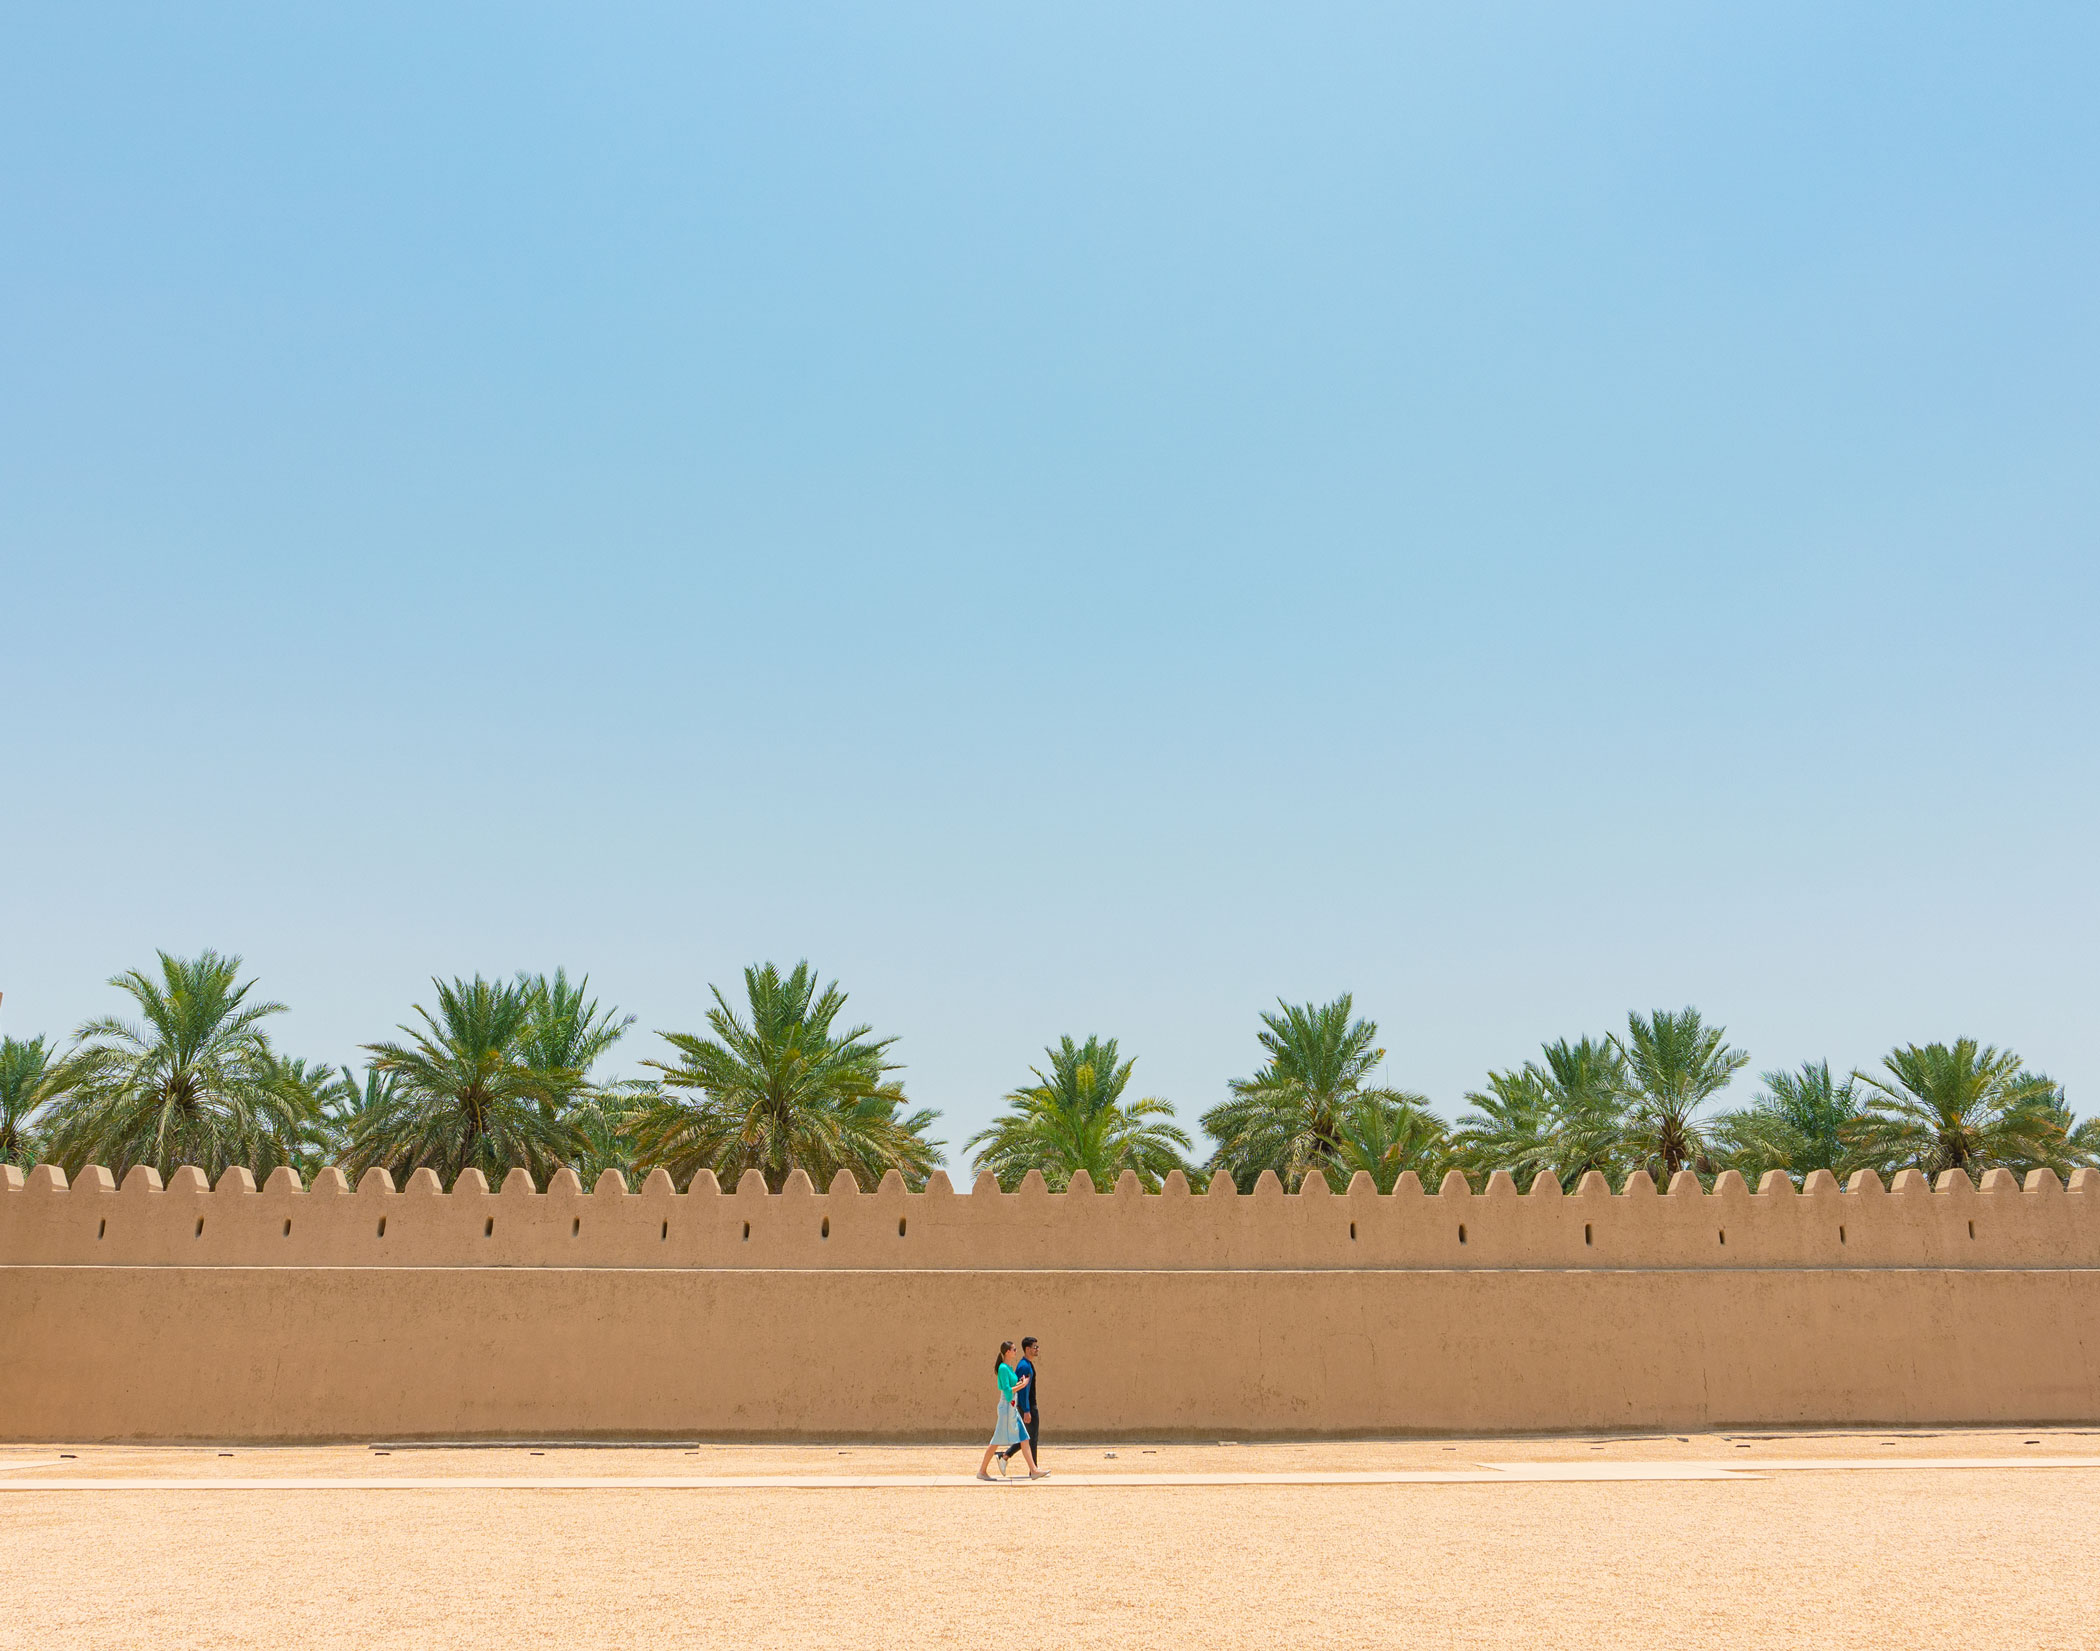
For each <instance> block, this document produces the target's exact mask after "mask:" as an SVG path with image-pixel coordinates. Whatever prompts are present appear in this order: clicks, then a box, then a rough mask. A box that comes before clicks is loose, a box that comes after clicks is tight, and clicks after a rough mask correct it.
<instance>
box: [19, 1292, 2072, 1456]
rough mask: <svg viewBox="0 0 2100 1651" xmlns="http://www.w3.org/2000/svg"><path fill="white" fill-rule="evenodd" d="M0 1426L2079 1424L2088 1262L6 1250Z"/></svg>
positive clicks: (1160, 1432) (1118, 1428)
mask: <svg viewBox="0 0 2100 1651" xmlns="http://www.w3.org/2000/svg"><path fill="white" fill-rule="evenodd" d="M0 1322H4V1323H5V1324H6V1325H7V1326H8V1334H7V1335H6V1336H5V1338H4V1339H0V1435H4V1436H5V1437H6V1438H9V1439H13V1440H53V1439H76V1440H90V1439H249V1440H269V1439H340V1438H350V1439H358V1438H374V1439H377V1438H399V1439H406V1438H416V1437H423V1438H441V1439H456V1438H469V1437H487V1436H510V1437H519V1436H525V1437H543V1438H549V1437H551V1438H578V1437H587V1436H622V1437H641V1436H648V1435H657V1436H692V1437H734V1436H740V1435H741V1436H746V1437H783V1436H785V1437H801V1438H823V1437H840V1438H856V1439H873V1438H900V1439H941V1438H953V1439H965V1438H974V1437H989V1435H990V1430H991V1423H992V1408H993V1399H994V1387H993V1379H992V1360H993V1355H994V1350H995V1348H996V1345H997V1343H998V1341H999V1340H1000V1339H1001V1338H1002V1337H1018V1336H1020V1335H1022V1334H1024V1333H1025V1334H1032V1335H1036V1336H1039V1337H1041V1338H1042V1340H1043V1343H1044V1345H1045V1347H1046V1349H1047V1352H1046V1354H1045V1358H1044V1366H1043V1383H1044V1388H1043V1392H1044V1416H1045V1421H1046V1425H1047V1427H1048V1428H1049V1429H1050V1430H1051V1431H1052V1432H1054V1433H1055V1434H1057V1435H1058V1436H1060V1437H1063V1438H1066V1439H1072V1438H1081V1437H1093V1438H1109V1437H1118V1436H1120V1437H1130V1436H1146V1437H1167V1436H1194V1437H1207V1438H1221V1437H1222V1438H1242V1437H1258V1436H1262V1435H1271V1434H1281V1435H1318V1434H1328V1435H1333V1434H1351V1433H1400V1432H1408V1431H1439V1432H1441V1431H1454V1432H1458V1431H1463V1432H1498V1431H1528V1430H1555V1429H1592V1428H1654V1427H1675V1428H1692V1427H1712V1426H1729V1425H1740V1426H1750V1425H1781V1424H1806V1423H1826V1422H1827V1423H1840V1422H1842V1423H1875V1424H1880V1423H1952V1422H1971V1423H1975V1422H1994V1421H2004V1422H2011V1421H2021V1422H2033V1421H2091V1420H2094V1419H2095V1418H2096V1417H2100V1272H2095V1271H2090V1270H2084V1269H2056V1270H2021V1271H1991V1270H1983V1269H1967V1270H1961V1271H1945V1270H1936V1269H1917V1270H1874V1269H1858V1270H1835V1269H1832V1270H1822V1269H1818V1270H1812V1271H1800V1270H1773V1271H1749V1270H1737V1271H1730V1272H1691V1271H1656V1272H1633V1271H1628V1272H1601V1271H1599V1272H1579V1271H1578V1272H1541V1271H1529V1270H1510V1271H1486V1270H1481V1271H1471V1272H1466V1271H1456V1270H1454V1271H1448V1272H1417V1271H1405V1272H1402V1271H1383V1270H1381V1271H1365V1272H1342V1271H1323V1272H1302V1273H1293V1272H1281V1271H1262V1272H1191V1271H1180V1272H1172V1273H1157V1272H1133V1271H1128V1270H1121V1271H1104V1272H1050V1271H1040V1270H1038V1271H1028V1272H906V1271H902V1270H886V1271H880V1272H860V1273H846V1272H816V1271H810V1270H790V1271H780V1272H761V1271H757V1270H752V1269H744V1270H736V1271H728V1270H717V1271H686V1272H680V1271H673V1270H669V1269H658V1268H648V1269H570V1268H533V1269H522V1268H521V1269H440V1268H403V1269H400V1270H398V1271H397V1270H392V1269H386V1268H372V1267H361V1268H343V1269H314V1268H188V1267H184V1268H172V1269H171V1268H128V1267H71V1268H68V1267H18V1268H6V1269H0Z"/></svg>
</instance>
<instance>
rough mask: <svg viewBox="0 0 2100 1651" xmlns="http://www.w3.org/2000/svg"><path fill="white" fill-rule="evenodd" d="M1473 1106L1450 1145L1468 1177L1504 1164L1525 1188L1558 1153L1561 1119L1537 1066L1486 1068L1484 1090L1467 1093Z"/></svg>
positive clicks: (1554, 1162) (1488, 1171) (1489, 1173)
mask: <svg viewBox="0 0 2100 1651" xmlns="http://www.w3.org/2000/svg"><path fill="white" fill-rule="evenodd" d="M1466 1101H1467V1103H1468V1104H1469V1105H1470V1106H1471V1107H1472V1108H1473V1110H1472V1111H1471V1112H1469V1113H1467V1114H1466V1115H1465V1116H1464V1117H1463V1118H1461V1119H1459V1121H1458V1130H1457V1133H1456V1134H1455V1135H1453V1137H1452V1142H1451V1144H1452V1147H1453V1150H1454V1155H1455V1157H1456V1158H1457V1161H1458V1164H1459V1167H1460V1168H1462V1169H1464V1170H1465V1171H1466V1173H1467V1176H1468V1177H1469V1178H1475V1179H1477V1178H1478V1177H1480V1176H1484V1175H1491V1174H1493V1173H1494V1172H1495V1171H1496V1170H1498V1169H1506V1170H1508V1171H1509V1172H1510V1174H1511V1175H1513V1176H1515V1177H1516V1181H1517V1186H1518V1187H1519V1188H1520V1189H1523V1190H1529V1188H1530V1186H1531V1183H1532V1182H1533V1181H1534V1180H1535V1179H1537V1177H1538V1175H1539V1172H1540V1171H1541V1170H1549V1169H1552V1168H1553V1167H1554V1165H1555V1164H1556V1163H1557V1162H1558V1161H1559V1158H1560V1120H1559V1118H1558V1116H1557V1115H1556V1114H1555V1112H1554V1108H1553V1096H1552V1094H1551V1093H1550V1092H1549V1091H1548V1089H1547V1088H1546V1084H1545V1081H1544V1079H1543V1077H1542V1076H1541V1075H1540V1072H1539V1069H1538V1068H1537V1067H1536V1066H1534V1065H1532V1064H1530V1063H1529V1062H1527V1063H1526V1064H1525V1065H1524V1067H1523V1069H1522V1070H1521V1071H1517V1072H1490V1073H1489V1074H1488V1086H1487V1088H1485V1089H1475V1090H1471V1091H1469V1092H1468V1093H1467V1095H1466Z"/></svg>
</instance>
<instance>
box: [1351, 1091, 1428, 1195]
mask: <svg viewBox="0 0 2100 1651" xmlns="http://www.w3.org/2000/svg"><path fill="white" fill-rule="evenodd" d="M1340 1124H1341V1127H1340V1129H1339V1131H1338V1132H1337V1137H1336V1140H1335V1152H1334V1162H1333V1164H1331V1165H1328V1166H1323V1171H1322V1172H1323V1173H1324V1174H1325V1175H1326V1177H1327V1185H1328V1187H1329V1188H1330V1189H1331V1190H1333V1191H1335V1192H1345V1191H1347V1190H1348V1184H1349V1182H1350V1181H1351V1180H1353V1179H1354V1178H1355V1176H1356V1173H1357V1171H1358V1170H1362V1171H1363V1172H1364V1173H1365V1174H1366V1175H1368V1176H1370V1178H1371V1180H1372V1182H1373V1183H1374V1184H1375V1185H1376V1186H1377V1188H1378V1190H1379V1191H1380V1192H1381V1193H1387V1192H1391V1191H1392V1190H1393V1183H1394V1182H1396V1181H1398V1180H1399V1179H1400V1177H1401V1175H1402V1174H1404V1173H1405V1172H1406V1171H1408V1170H1413V1171H1414V1172H1415V1174H1416V1175H1417V1176H1419V1177H1420V1178H1421V1180H1422V1182H1423V1184H1424V1185H1425V1186H1435V1185H1437V1183H1438V1182H1440V1181H1441V1180H1442V1179H1443V1175H1444V1171H1445V1170H1447V1169H1449V1168H1451V1167H1452V1164H1453V1162H1454V1160H1453V1157H1452V1150H1451V1136H1450V1132H1449V1131H1448V1130H1446V1129H1445V1128H1444V1121H1443V1119H1441V1118H1439V1117H1438V1116H1437V1115H1436V1114H1435V1113H1434V1112H1431V1111H1430V1110H1429V1109H1428V1107H1426V1106H1424V1105H1422V1104H1421V1103H1420V1102H1419V1101H1416V1100H1411V1099H1405V1098H1398V1097H1394V1096H1392V1095H1390V1094H1388V1092H1386V1091H1383V1090H1370V1091H1367V1092H1365V1093H1363V1094H1360V1095H1358V1096H1357V1098H1356V1099H1355V1100H1353V1101H1351V1102H1350V1103H1349V1104H1348V1105H1347V1106H1345V1107H1343V1108H1342V1111H1341V1119H1340ZM1338 1183H1339V1184H1338Z"/></svg>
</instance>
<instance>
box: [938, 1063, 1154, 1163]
mask: <svg viewBox="0 0 2100 1651" xmlns="http://www.w3.org/2000/svg"><path fill="white" fill-rule="evenodd" d="M1043 1053H1044V1054H1046V1055H1048V1056H1049V1057H1050V1070H1049V1071H1048V1072H1045V1071H1043V1070H1042V1069H1041V1068H1039V1067H1038V1068H1032V1069H1031V1073H1030V1075H1031V1076H1032V1077H1033V1078H1034V1079H1035V1082H1034V1083H1032V1084H1023V1085H1022V1086H1021V1087H1020V1088H1018V1089H1015V1090H1012V1091H1010V1092H1009V1093H1008V1094H1007V1097H1006V1111H1005V1112H1004V1113H1002V1114H1001V1115H1000V1116H999V1117H998V1118H997V1119H996V1120H995V1121H994V1122H993V1124H992V1126H991V1128H989V1129H987V1130H985V1131H983V1132H982V1133H981V1134H978V1135H973V1136H972V1137H971V1138H970V1139H969V1140H968V1141H966V1142H964V1143H963V1150H964V1151H965V1152H973V1153H975V1155H976V1156H975V1162H976V1165H977V1167H978V1168H979V1169H981V1170H990V1171H991V1172H992V1174H993V1175H994V1176H996V1177H997V1178H998V1181H999V1185H1000V1186H1002V1187H1004V1188H1006V1189H1007V1190H1008V1191H1011V1190H1012V1189H1013V1188H1014V1187H1015V1186H1016V1185H1017V1184H1018V1183H1019V1182H1020V1180H1021V1178H1022V1177H1023V1176H1025V1175H1026V1174H1027V1173H1028V1172H1029V1171H1030V1170H1040V1171H1042V1174H1043V1179H1044V1180H1045V1181H1046V1182H1048V1183H1049V1185H1050V1189H1051V1190H1052V1191H1053V1192H1061V1191H1063V1190H1064V1189H1065V1188H1066V1187H1068V1186H1070V1185H1071V1182H1072V1177H1073V1176H1074V1175H1075V1174H1077V1173H1078V1172H1079V1171H1080V1170H1085V1171H1086V1172H1087V1175H1088V1176H1089V1177H1090V1178H1091V1179H1092V1181H1093V1183H1094V1185H1095V1186H1096V1187H1102V1188H1106V1187H1108V1186H1111V1185H1113V1184H1114V1182H1115V1181H1116V1179H1117V1178H1118V1177H1119V1176H1120V1175H1122V1173H1123V1171H1125V1170H1126V1169H1127V1170H1130V1171H1132V1172H1133V1173H1134V1174H1135V1175H1136V1176H1137V1178H1138V1184H1139V1185H1140V1186H1142V1187H1143V1188H1144V1189H1145V1190H1146V1191H1147V1192H1157V1191H1158V1190H1159V1184H1160V1182H1161V1181H1163V1180H1164V1179H1165V1178H1166V1177H1167V1176H1168V1175H1169V1174H1171V1173H1172V1172H1173V1171H1174V1170H1176V1169H1179V1168H1182V1167H1183V1164H1182V1158H1183V1155H1184V1154H1185V1153H1187V1151H1188V1150H1189V1138H1188V1135H1187V1133H1186V1132H1185V1131H1184V1130H1182V1129H1180V1128H1178V1127H1177V1126H1176V1125H1175V1124H1174V1123H1172V1122H1171V1119H1172V1118H1173V1116H1174V1108H1173V1107H1172V1106H1171V1105H1169V1104H1168V1103H1167V1102H1166V1101H1163V1100H1160V1099H1159V1098H1158V1097H1156V1096H1146V1097H1145V1098H1143V1099H1142V1100H1133V1101H1125V1100H1124V1099H1123V1094H1124V1091H1125V1090H1126V1089H1128V1088H1129V1086H1130V1074H1131V1071H1132V1069H1133V1068H1135V1067H1136V1065H1137V1062H1136V1060H1135V1059H1134V1058H1133V1059H1131V1060H1122V1059H1121V1058H1120V1054H1119V1051H1118V1050H1117V1048H1116V1040H1115V1039H1114V1038H1106V1039H1103V1038H1099V1037H1092V1036H1090V1037H1088V1039H1087V1040H1086V1042H1084V1043H1074V1042H1073V1041H1072V1040H1071V1038H1070V1037H1065V1038H1062V1039H1060V1040H1059V1042H1058V1043H1057V1045H1056V1046H1055V1047H1054V1048H1048V1049H1045V1050H1044V1051H1043Z"/></svg>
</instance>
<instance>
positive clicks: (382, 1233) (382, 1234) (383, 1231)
mask: <svg viewBox="0 0 2100 1651" xmlns="http://www.w3.org/2000/svg"><path fill="white" fill-rule="evenodd" d="M379 1236H380V1237H381V1238H384V1237H386V1217H385V1216H383V1215H382V1216H381V1217H380V1218H379Z"/></svg>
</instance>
